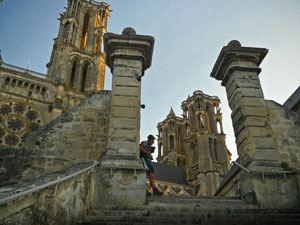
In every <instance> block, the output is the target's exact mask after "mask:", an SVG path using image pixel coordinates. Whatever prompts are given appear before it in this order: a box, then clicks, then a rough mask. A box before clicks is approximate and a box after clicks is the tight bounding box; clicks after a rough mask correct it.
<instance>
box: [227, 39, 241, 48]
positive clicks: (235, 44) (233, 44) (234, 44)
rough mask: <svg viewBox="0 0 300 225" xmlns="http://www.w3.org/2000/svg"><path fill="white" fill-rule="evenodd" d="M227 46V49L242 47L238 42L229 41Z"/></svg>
mask: <svg viewBox="0 0 300 225" xmlns="http://www.w3.org/2000/svg"><path fill="white" fill-rule="evenodd" d="M227 46H228V47H229V46H230V47H242V45H241V43H240V42H239V41H238V40H232V41H230V42H229V43H228V44H227Z"/></svg>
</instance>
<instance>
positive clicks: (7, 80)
mask: <svg viewBox="0 0 300 225" xmlns="http://www.w3.org/2000/svg"><path fill="white" fill-rule="evenodd" d="M9 83H10V78H9V77H6V79H5V85H9Z"/></svg>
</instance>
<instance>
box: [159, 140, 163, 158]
mask: <svg viewBox="0 0 300 225" xmlns="http://www.w3.org/2000/svg"><path fill="white" fill-rule="evenodd" d="M159 148H160V154H161V156H163V155H164V145H163V144H162V143H160V144H159Z"/></svg>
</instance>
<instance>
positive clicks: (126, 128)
mask: <svg viewBox="0 0 300 225" xmlns="http://www.w3.org/2000/svg"><path fill="white" fill-rule="evenodd" d="M153 46H154V38H153V37H151V36H144V35H136V32H135V30H134V29H133V28H125V29H124V30H123V32H122V35H118V34H113V33H107V34H105V36H104V50H105V53H106V64H107V66H109V67H110V69H111V72H112V75H113V78H112V92H111V103H110V113H109V124H108V135H107V153H106V155H105V156H104V157H103V158H102V161H101V165H100V170H99V171H98V181H97V182H96V189H95V191H96V192H95V205H96V206H97V205H99V206H100V205H103V204H105V205H141V204H143V203H144V201H145V196H146V174H145V169H144V168H143V166H142V163H141V160H140V158H139V142H140V108H141V107H140V105H141V78H142V76H143V75H144V71H145V70H146V69H147V68H149V67H150V66H151V61H152V54H153Z"/></svg>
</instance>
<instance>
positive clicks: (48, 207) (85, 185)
mask: <svg viewBox="0 0 300 225" xmlns="http://www.w3.org/2000/svg"><path fill="white" fill-rule="evenodd" d="M93 164H95V163H94V162H92V161H86V162H83V163H80V164H77V165H74V166H72V167H70V168H67V169H65V170H63V171H59V172H56V173H54V174H48V175H45V176H39V177H37V178H35V179H33V180H27V181H24V182H22V183H21V184H18V183H17V184H14V185H10V186H6V187H4V188H2V189H1V188H0V193H1V194H0V198H1V199H2V198H3V197H7V196H10V195H11V194H13V193H19V194H20V193H22V192H23V191H29V190H30V189H32V188H35V187H39V186H40V185H45V184H48V183H49V182H52V181H55V180H57V179H58V178H63V177H66V176H69V175H71V174H72V173H75V172H78V171H80V170H82V169H85V168H88V167H89V166H92V165H93ZM94 182H95V176H94V168H90V169H89V170H87V171H85V172H83V173H81V174H79V175H77V176H75V177H73V178H69V179H67V180H64V181H62V182H60V183H58V184H57V186H56V185H50V186H49V187H48V188H44V189H42V190H39V191H36V192H32V193H31V194H27V195H24V196H22V197H19V198H16V199H15V200H9V201H8V202H7V203H6V204H2V205H1V207H0V211H1V213H0V224H5V225H6V224H12V225H14V224H20V225H27V224H58V225H73V224H76V223H77V222H78V221H81V220H82V218H83V216H84V215H85V214H86V212H87V210H89V209H90V207H91V205H92V204H93V194H94V193H93V192H94V188H93V185H94Z"/></svg>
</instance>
